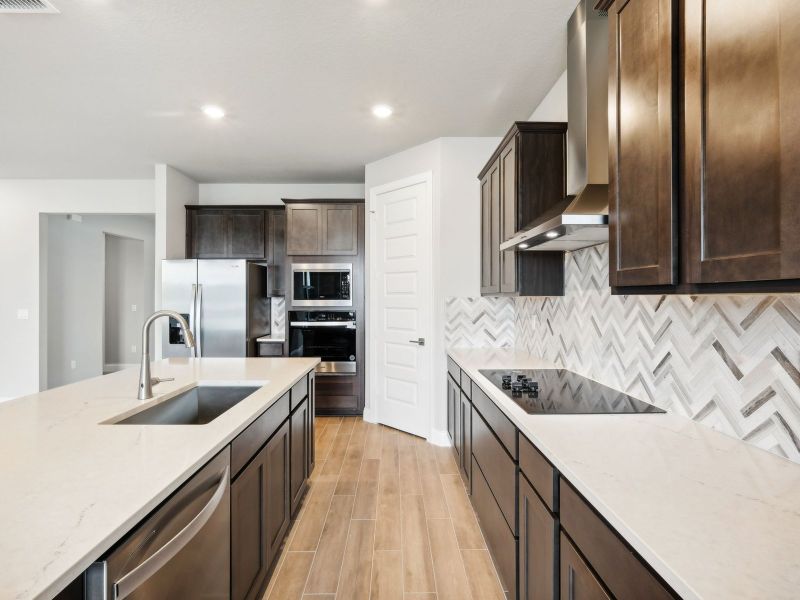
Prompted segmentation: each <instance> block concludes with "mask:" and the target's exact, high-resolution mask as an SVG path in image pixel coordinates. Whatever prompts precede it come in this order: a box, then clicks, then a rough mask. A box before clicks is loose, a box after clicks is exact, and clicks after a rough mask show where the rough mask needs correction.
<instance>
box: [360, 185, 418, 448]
mask: <svg viewBox="0 0 800 600" xmlns="http://www.w3.org/2000/svg"><path fill="white" fill-rule="evenodd" d="M431 202H432V199H431V176H430V174H429V173H428V174H424V175H420V176H416V177H412V178H409V179H404V180H402V181H396V182H394V183H390V184H387V185H383V186H380V187H376V188H372V189H371V190H370V206H369V209H370V216H371V219H370V243H371V248H370V250H371V252H370V267H369V268H370V281H371V286H370V303H371V307H370V345H371V354H372V356H371V360H370V364H371V367H372V368H371V378H370V381H371V385H370V391H371V394H370V403H371V405H372V406H374V407H375V413H376V418H377V420H378V422H380V423H383V424H385V425H389V426H390V427H395V428H397V429H401V430H403V431H407V432H409V433H413V434H415V435H419V436H422V437H428V435H429V433H430V387H431V362H432V360H431V348H430V334H431V323H432V317H433V298H432V273H433V256H432V224H431V220H432V207H431Z"/></svg>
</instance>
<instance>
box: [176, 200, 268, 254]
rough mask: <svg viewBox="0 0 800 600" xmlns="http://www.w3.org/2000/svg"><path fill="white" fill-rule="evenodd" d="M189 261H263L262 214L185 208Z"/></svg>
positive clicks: (222, 209) (263, 229)
mask: <svg viewBox="0 0 800 600" xmlns="http://www.w3.org/2000/svg"><path fill="white" fill-rule="evenodd" d="M186 221H187V228H186V254H187V256H188V257H189V258H265V256H266V255H265V237H264V236H265V228H264V227H265V225H264V211H263V210H260V209H238V208H230V209H229V208H190V207H187V219H186Z"/></svg>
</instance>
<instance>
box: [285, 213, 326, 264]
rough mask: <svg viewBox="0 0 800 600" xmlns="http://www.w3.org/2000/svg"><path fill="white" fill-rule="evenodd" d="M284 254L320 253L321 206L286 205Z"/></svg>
mask: <svg viewBox="0 0 800 600" xmlns="http://www.w3.org/2000/svg"><path fill="white" fill-rule="evenodd" d="M286 254H288V255H295V254H301V255H302V254H322V207H321V206H319V205H314V206H311V205H303V204H297V205H291V204H290V205H289V206H287V207H286Z"/></svg>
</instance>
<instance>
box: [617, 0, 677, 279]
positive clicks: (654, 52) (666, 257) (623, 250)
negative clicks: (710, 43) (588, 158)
mask: <svg viewBox="0 0 800 600" xmlns="http://www.w3.org/2000/svg"><path fill="white" fill-rule="evenodd" d="M677 5H678V2H677V0H628V1H627V2H617V3H615V4H614V6H613V7H612V9H611V11H610V12H611V14H610V15H609V16H610V23H609V31H610V33H611V36H612V43H610V44H609V52H610V57H609V101H610V108H611V110H609V244H610V246H609V253H610V254H609V257H610V258H609V261H610V262H609V267H610V273H609V279H610V283H611V285H613V286H642V285H644V286H646V285H671V284H674V283H676V277H677V260H676V258H675V254H676V248H677V246H676V237H675V233H674V231H675V223H676V222H677V220H676V217H677V212H676V202H677V196H676V194H677V189H676V186H675V180H676V179H675V175H676V169H677V166H676V165H674V164H673V157H674V156H675V152H674V148H675V143H676V140H675V138H674V136H673V129H674V126H675V124H676V123H677V121H676V120H675V119H676V118H677V117H675V116H674V114H673V90H674V88H675V80H674V77H673V72H674V69H675V66H676V60H677V59H676V57H677V43H676V33H675V32H676V30H677V27H676V26H675V15H676V10H677Z"/></svg>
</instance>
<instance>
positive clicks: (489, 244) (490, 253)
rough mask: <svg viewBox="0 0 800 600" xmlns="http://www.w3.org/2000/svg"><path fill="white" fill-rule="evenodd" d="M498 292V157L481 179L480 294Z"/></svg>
mask: <svg viewBox="0 0 800 600" xmlns="http://www.w3.org/2000/svg"><path fill="white" fill-rule="evenodd" d="M499 292H500V159H499V158H498V159H497V160H496V161H495V162H494V164H493V165H492V166H491V167H490V169H489V171H488V172H487V173H486V175H485V176H484V178H483V179H482V180H481V294H482V295H487V294H497V293H499Z"/></svg>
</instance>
